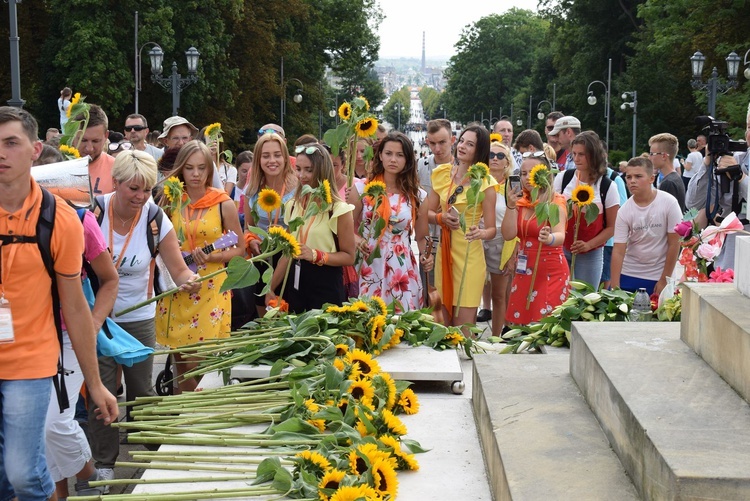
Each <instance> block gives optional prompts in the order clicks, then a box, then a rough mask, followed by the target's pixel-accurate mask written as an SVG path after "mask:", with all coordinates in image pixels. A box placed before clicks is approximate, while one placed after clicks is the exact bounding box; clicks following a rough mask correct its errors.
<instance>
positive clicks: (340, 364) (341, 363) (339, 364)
mask: <svg viewBox="0 0 750 501" xmlns="http://www.w3.org/2000/svg"><path fill="white" fill-rule="evenodd" d="M333 366H334V367H335V368H337V369H338V370H340V371H341V372H344V370H345V369H346V367H345V366H344V361H343V360H341V359H340V358H335V359H333Z"/></svg>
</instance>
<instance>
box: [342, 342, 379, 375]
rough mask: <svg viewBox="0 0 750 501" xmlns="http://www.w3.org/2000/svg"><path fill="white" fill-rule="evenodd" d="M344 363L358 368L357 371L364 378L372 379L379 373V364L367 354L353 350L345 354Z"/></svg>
mask: <svg viewBox="0 0 750 501" xmlns="http://www.w3.org/2000/svg"><path fill="white" fill-rule="evenodd" d="M346 361H347V362H349V363H350V364H352V365H354V364H355V363H356V364H357V365H358V366H359V370H360V371H361V372H362V374H363V375H364V376H366V377H372V376H374V375H375V374H377V373H379V372H380V364H379V363H378V362H377V361H375V360H374V359H373V358H372V355H370V354H369V353H367V352H365V351H362V350H359V349H355V350H354V351H351V352H349V353H347V354H346Z"/></svg>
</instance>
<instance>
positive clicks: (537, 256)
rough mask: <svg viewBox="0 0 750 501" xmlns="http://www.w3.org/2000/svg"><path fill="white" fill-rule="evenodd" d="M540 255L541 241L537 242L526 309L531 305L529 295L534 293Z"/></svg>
mask: <svg viewBox="0 0 750 501" xmlns="http://www.w3.org/2000/svg"><path fill="white" fill-rule="evenodd" d="M545 223H546V221H545ZM542 226H544V225H542ZM541 255H542V242H539V245H538V247H537V249H536V261H534V269H533V270H532V272H531V285H529V295H528V296H526V309H527V310H528V309H529V307H530V306H531V296H532V294H534V281H535V280H536V272H537V270H538V269H539V257H540V256H541Z"/></svg>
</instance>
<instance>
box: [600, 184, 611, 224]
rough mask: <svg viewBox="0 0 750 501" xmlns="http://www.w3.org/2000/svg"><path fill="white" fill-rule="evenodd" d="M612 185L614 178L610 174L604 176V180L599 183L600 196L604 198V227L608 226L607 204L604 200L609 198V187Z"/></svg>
mask: <svg viewBox="0 0 750 501" xmlns="http://www.w3.org/2000/svg"><path fill="white" fill-rule="evenodd" d="M610 186H612V180H611V179H610V178H609V176H602V180H601V182H600V183H599V198H601V200H602V220H603V221H604V227H605V228H606V227H607V206H606V205H604V202H605V201H606V200H607V192H608V191H609V187H610Z"/></svg>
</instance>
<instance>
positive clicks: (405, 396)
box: [398, 388, 419, 414]
mask: <svg viewBox="0 0 750 501" xmlns="http://www.w3.org/2000/svg"><path fill="white" fill-rule="evenodd" d="M398 405H399V407H401V408H402V409H403V410H404V412H405V413H406V414H416V413H417V412H418V411H419V400H417V395H416V394H415V393H414V391H413V390H412V389H411V388H407V389H405V390H404V391H402V392H401V396H400V397H399V399H398Z"/></svg>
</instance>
